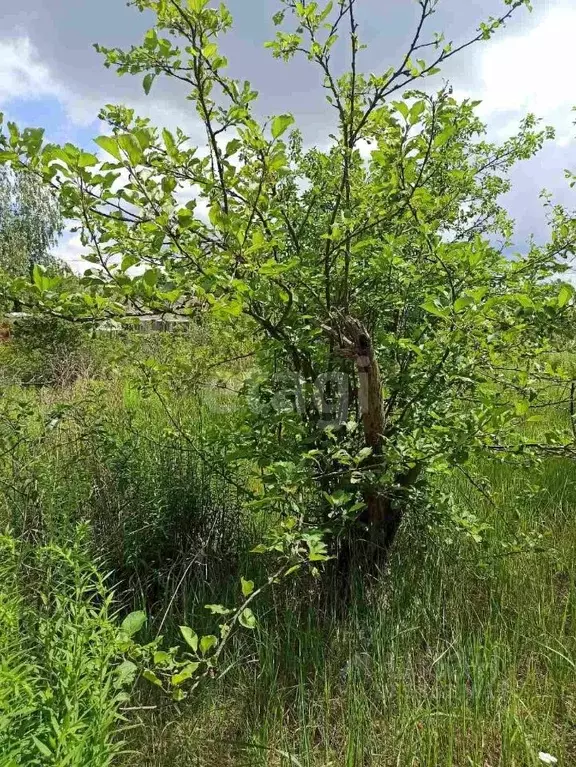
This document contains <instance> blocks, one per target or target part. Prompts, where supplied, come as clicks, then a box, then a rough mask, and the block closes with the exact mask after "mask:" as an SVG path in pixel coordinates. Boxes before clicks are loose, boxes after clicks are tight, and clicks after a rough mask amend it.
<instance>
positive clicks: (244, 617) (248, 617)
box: [238, 607, 256, 629]
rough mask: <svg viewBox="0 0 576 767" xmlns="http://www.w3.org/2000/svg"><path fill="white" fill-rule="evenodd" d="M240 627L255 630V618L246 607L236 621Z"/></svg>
mask: <svg viewBox="0 0 576 767" xmlns="http://www.w3.org/2000/svg"><path fill="white" fill-rule="evenodd" d="M238 620H239V622H240V625H241V626H244V628H245V629H255V628H256V616H255V615H254V613H253V612H252V610H251V609H250V608H249V607H247V608H246V609H245V610H242V613H241V614H240V618H239V619H238Z"/></svg>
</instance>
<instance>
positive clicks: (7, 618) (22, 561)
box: [0, 535, 125, 767]
mask: <svg viewBox="0 0 576 767" xmlns="http://www.w3.org/2000/svg"><path fill="white" fill-rule="evenodd" d="M0 557H1V559H0V576H1V581H0V582H1V583H2V589H1V593H0V765H2V767H16V765H31V766H32V765H34V766H36V765H38V766H39V767H40V766H42V767H63V766H64V765H69V767H85V766H86V765H98V767H105V766H106V765H110V764H112V763H113V762H114V760H115V758H116V757H119V754H120V753H121V751H122V749H123V743H122V740H121V735H120V725H121V720H122V717H121V713H120V706H121V704H122V703H123V701H124V697H125V696H124V693H123V692H122V690H121V689H120V688H119V686H118V684H117V679H116V672H115V668H114V663H113V653H114V638H115V633H116V630H115V627H114V624H113V620H112V614H111V609H110V606H111V597H110V594H109V593H108V591H107V588H106V586H105V584H104V582H103V581H102V578H101V576H100V575H99V574H98V572H97V570H96V569H95V568H94V567H93V565H92V564H91V563H90V561H89V560H88V559H87V558H86V556H85V553H84V552H83V544H82V542H81V540H78V541H76V542H75V543H74V544H71V545H70V546H69V547H67V548H60V547H57V546H54V545H49V546H36V547H30V546H27V545H25V544H23V543H19V542H17V541H16V540H15V539H14V538H12V537H10V536H8V535H5V536H3V537H2V538H1V539H0Z"/></svg>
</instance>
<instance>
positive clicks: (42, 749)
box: [32, 735, 54, 759]
mask: <svg viewBox="0 0 576 767" xmlns="http://www.w3.org/2000/svg"><path fill="white" fill-rule="evenodd" d="M32 740H33V741H34V745H35V746H36V748H37V749H38V751H40V753H41V754H42V756H45V757H47V758H49V759H52V758H53V757H54V754H53V753H52V751H50V749H49V748H48V746H46V745H45V744H44V743H42V741H41V740H39V739H38V738H37V737H36V735H32Z"/></svg>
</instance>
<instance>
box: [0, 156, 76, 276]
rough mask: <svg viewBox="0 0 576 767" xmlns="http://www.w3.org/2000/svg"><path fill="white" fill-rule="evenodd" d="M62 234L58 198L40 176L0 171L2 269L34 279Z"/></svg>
mask: <svg viewBox="0 0 576 767" xmlns="http://www.w3.org/2000/svg"><path fill="white" fill-rule="evenodd" d="M61 232H62V218H61V216H60V210H59V207H58V203H57V200H56V197H55V196H54V194H53V193H52V192H51V190H50V189H49V188H48V187H46V186H45V185H44V184H43V183H42V182H41V181H40V180H39V179H38V177H36V176H33V175H31V174H29V173H26V172H14V171H10V170H8V169H7V168H6V167H2V168H0V269H2V270H4V271H6V272H7V273H8V274H11V275H13V276H15V275H22V274H27V275H31V273H32V269H33V267H34V265H35V264H44V265H46V264H48V263H50V262H51V261H52V260H53V259H52V257H51V255H50V248H51V247H52V246H53V245H55V244H56V242H57V240H58V237H59V236H60V234H61Z"/></svg>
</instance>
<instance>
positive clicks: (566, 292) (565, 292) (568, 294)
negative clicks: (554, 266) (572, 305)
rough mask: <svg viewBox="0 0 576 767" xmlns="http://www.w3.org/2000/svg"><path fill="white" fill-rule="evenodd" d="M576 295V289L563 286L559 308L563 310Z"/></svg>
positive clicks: (559, 296) (559, 295)
mask: <svg viewBox="0 0 576 767" xmlns="http://www.w3.org/2000/svg"><path fill="white" fill-rule="evenodd" d="M573 295H574V288H573V287H572V286H571V285H562V287H561V288H560V293H559V294H558V306H559V307H560V308H561V309H562V308H563V307H564V306H566V304H567V303H568V301H570V299H571V298H572V296H573Z"/></svg>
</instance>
